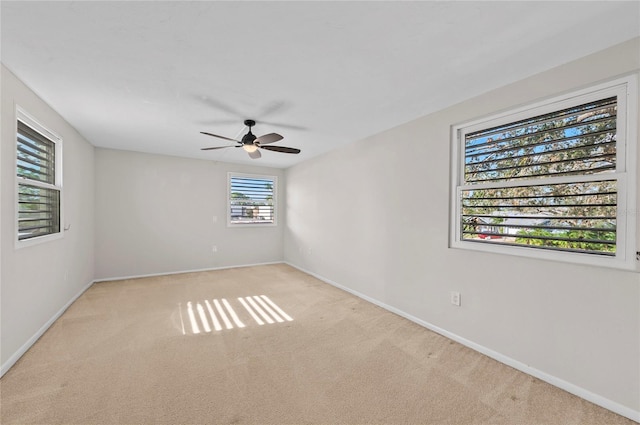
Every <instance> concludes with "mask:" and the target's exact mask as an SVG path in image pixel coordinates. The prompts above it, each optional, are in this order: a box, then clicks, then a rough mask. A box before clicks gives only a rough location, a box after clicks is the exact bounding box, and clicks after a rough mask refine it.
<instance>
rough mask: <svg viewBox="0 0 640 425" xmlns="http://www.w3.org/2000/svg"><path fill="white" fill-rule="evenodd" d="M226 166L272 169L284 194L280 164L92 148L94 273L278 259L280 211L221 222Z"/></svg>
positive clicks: (131, 272)
mask: <svg viewBox="0 0 640 425" xmlns="http://www.w3.org/2000/svg"><path fill="white" fill-rule="evenodd" d="M229 171H232V172H241V173H249V174H262V175H275V176H276V177H278V183H280V184H278V187H277V192H276V195H277V198H276V202H277V206H276V207H277V208H278V205H279V202H280V200H284V184H282V180H283V174H284V172H283V170H280V169H274V168H267V167H258V166H247V165H237V164H227V163H219V162H213V161H201V160H194V159H183V158H176V157H170V156H161V155H151V154H143V153H136V152H127V151H118V150H108V149H97V150H96V193H98V196H97V197H96V260H95V261H96V263H95V264H96V279H110V278H116V277H127V276H140V275H146V274H156V273H170V272H180V271H188V270H198V269H206V268H215V267H226V266H237V265H245V264H258V263H268V262H276V261H282V259H283V228H284V225H283V222H284V217H281V216H278V217H277V220H278V225H277V226H270V227H265V226H253V227H252V226H248V227H242V228H238V227H227V215H226V214H227V172H229ZM278 210H279V211H277V212H276V214H279V213H280V211H282V208H278ZM214 217H216V218H217V221H216V222H214ZM213 245H215V246H216V247H217V251H216V252H215V253H214V252H213V249H212V247H213Z"/></svg>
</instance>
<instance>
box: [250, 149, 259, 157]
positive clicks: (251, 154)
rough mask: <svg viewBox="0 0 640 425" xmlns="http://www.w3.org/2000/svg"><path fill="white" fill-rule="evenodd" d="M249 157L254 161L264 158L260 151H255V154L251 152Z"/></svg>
mask: <svg viewBox="0 0 640 425" xmlns="http://www.w3.org/2000/svg"><path fill="white" fill-rule="evenodd" d="M249 156H250V157H251V158H253V159H258V158H260V157H261V156H262V154H261V153H260V151H259V150H255V151H253V152H249Z"/></svg>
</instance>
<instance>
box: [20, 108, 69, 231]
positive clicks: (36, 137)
mask: <svg viewBox="0 0 640 425" xmlns="http://www.w3.org/2000/svg"><path fill="white" fill-rule="evenodd" d="M17 115H18V120H17V145H16V152H17V155H16V176H17V182H18V184H17V235H18V236H17V240H18V241H27V240H44V239H41V238H43V237H45V236H49V235H58V236H59V235H60V234H61V231H60V228H61V191H62V182H61V178H60V176H61V173H60V168H61V164H62V160H61V154H62V140H61V139H60V138H59V137H57V136H55V135H54V134H53V133H51V132H50V131H48V130H47V129H45V128H44V127H43V126H41V125H40V124H38V123H37V122H36V121H35V120H33V119H32V118H30V117H29V116H28V115H27V114H26V113H24V112H22V111H21V110H18V114H17Z"/></svg>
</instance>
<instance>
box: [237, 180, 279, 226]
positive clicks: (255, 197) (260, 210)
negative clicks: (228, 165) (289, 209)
mask: <svg viewBox="0 0 640 425" xmlns="http://www.w3.org/2000/svg"><path fill="white" fill-rule="evenodd" d="M228 200H229V208H228V214H229V215H228V224H229V225H231V226H236V225H237V226H246V225H275V224H276V203H275V202H276V201H275V200H276V177H275V176H257V175H251V174H236V173H229V197H228Z"/></svg>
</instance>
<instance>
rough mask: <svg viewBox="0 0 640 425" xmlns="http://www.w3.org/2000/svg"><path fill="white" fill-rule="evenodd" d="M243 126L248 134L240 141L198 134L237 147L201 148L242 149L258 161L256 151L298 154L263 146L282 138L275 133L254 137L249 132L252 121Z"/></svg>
mask: <svg viewBox="0 0 640 425" xmlns="http://www.w3.org/2000/svg"><path fill="white" fill-rule="evenodd" d="M244 125H246V126H247V127H249V132H248V133H247V134H245V135H244V136H242V140H236V139H231V138H229V137H224V136H218V135H217V134H212V133H207V132H206V131H201V132H200V133H202V134H206V135H207V136H213V137H217V138H218V139H224V140H229V141H231V142H236V143H237V145H230V146H214V147H211V148H202V150H203V151H208V150H213V149H224V148H234V147H235V148H240V147H241V148H242V149H244V150H245V151H246V152H247V153H248V154H249V156H250V157H251V158H253V159H258V158H260V157H261V156H262V154H261V153H260V151H259V150H258V149H265V150H268V151H273V152H282V153H296V154H297V153H300V149H296V148H288V147H286V146H263V145H267V144H270V143H275V142H277V141H279V140H282V139H283V137H282V136H281V135H279V134H277V133H269V134H265V135H264V136H260V137H256V136H255V135H254V134H253V133H252V132H251V127H253V126H254V125H256V122H255V121H254V120H244Z"/></svg>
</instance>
